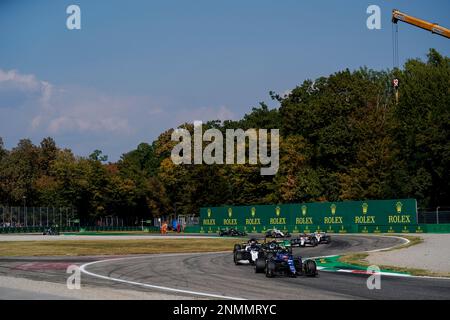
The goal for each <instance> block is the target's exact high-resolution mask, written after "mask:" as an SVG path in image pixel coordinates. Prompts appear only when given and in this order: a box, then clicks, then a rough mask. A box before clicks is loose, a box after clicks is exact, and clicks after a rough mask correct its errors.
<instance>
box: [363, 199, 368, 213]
mask: <svg viewBox="0 0 450 320" xmlns="http://www.w3.org/2000/svg"><path fill="white" fill-rule="evenodd" d="M368 209H369V205H368V204H367V203H365V202H364V203H363V204H362V212H363V214H366V213H367V210H368Z"/></svg>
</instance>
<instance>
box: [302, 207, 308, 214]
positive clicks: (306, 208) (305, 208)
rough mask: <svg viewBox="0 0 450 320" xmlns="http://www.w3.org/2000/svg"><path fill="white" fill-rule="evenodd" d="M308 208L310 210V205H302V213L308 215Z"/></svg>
mask: <svg viewBox="0 0 450 320" xmlns="http://www.w3.org/2000/svg"><path fill="white" fill-rule="evenodd" d="M306 210H308V207H307V206H302V215H304V216H306Z"/></svg>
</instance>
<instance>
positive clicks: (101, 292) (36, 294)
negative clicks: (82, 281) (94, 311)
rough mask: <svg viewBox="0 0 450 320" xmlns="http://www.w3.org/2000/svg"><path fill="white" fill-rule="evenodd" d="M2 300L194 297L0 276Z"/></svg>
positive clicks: (166, 298) (163, 298) (175, 298)
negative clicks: (67, 284)
mask: <svg viewBox="0 0 450 320" xmlns="http://www.w3.org/2000/svg"><path fill="white" fill-rule="evenodd" d="M0 299H6V300H22V299H25V300H33V299H39V300H55V299H56V300H67V299H70V300H72V299H75V300H177V299H183V300H186V299H188V300H191V299H195V300H198V298H195V297H192V296H182V295H171V294H164V293H159V292H142V291H135V290H126V289H120V290H119V289H111V288H102V287H93V286H83V285H82V286H81V288H80V289H78V290H77V289H72V290H70V289H68V288H67V286H66V285H64V284H61V283H54V282H46V281H35V280H30V279H21V278H16V277H4V276H0Z"/></svg>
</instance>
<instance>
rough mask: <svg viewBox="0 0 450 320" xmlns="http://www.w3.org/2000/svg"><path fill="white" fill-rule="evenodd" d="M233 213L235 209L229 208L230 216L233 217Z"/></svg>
mask: <svg viewBox="0 0 450 320" xmlns="http://www.w3.org/2000/svg"><path fill="white" fill-rule="evenodd" d="M232 215H233V209H232V208H228V217H230V218H231V216H232Z"/></svg>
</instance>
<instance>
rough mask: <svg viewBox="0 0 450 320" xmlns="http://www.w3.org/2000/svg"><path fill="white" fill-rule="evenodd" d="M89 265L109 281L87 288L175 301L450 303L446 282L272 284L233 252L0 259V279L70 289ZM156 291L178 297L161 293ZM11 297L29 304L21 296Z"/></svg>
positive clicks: (319, 252)
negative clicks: (70, 275) (374, 286)
mask: <svg viewBox="0 0 450 320" xmlns="http://www.w3.org/2000/svg"><path fill="white" fill-rule="evenodd" d="M400 243H402V240H401V239H398V238H392V237H376V236H351V235H345V236H334V237H333V239H332V242H331V244H328V245H320V246H318V247H315V248H302V249H294V253H295V254H300V255H302V256H303V257H313V256H314V257H317V256H326V255H334V254H343V253H349V252H360V251H367V250H374V249H382V248H388V247H392V246H395V245H398V244H400ZM96 261H101V262H96ZM90 262H94V263H93V264H88V265H86V266H85V270H86V271H87V272H89V273H92V274H96V275H98V276H101V277H107V278H108V279H102V278H98V277H93V276H90V275H87V274H83V275H82V285H83V286H95V287H102V288H105V289H108V288H112V289H119V290H120V289H127V290H136V291H143V292H161V293H165V294H167V293H170V294H173V296H174V298H181V299H182V298H184V297H190V298H192V297H194V298H208V296H207V295H211V296H212V297H209V298H217V297H219V296H226V297H234V298H242V299H250V300H259V299H263V300H267V299H269V300H272V299H273V300H277V299H292V300H296V299H387V300H391V299H414V300H423V299H447V300H448V299H450V280H446V279H429V278H404V277H391V276H381V290H369V289H368V288H367V285H366V282H367V278H368V276H367V275H358V274H347V273H331V272H320V274H319V276H318V277H317V278H307V277H297V278H286V277H276V278H273V279H267V278H266V277H265V275H264V274H255V273H254V269H253V268H252V267H251V266H249V265H241V266H235V265H234V263H233V258H232V253H231V252H230V253H214V254H167V255H165V254H161V255H143V256H134V257H71V258H67V257H40V258H36V257H31V258H25V257H24V258H16V257H14V258H0V275H5V276H9V277H11V276H12V277H21V278H27V279H32V280H40V281H49V282H56V283H65V281H66V279H67V274H66V273H65V270H66V267H67V266H68V265H69V264H77V265H84V264H86V263H90ZM111 278H112V279H119V281H121V282H119V281H114V280H112V279H111ZM130 282H131V283H132V284H131V283H130ZM138 283H139V284H143V285H137V284H138ZM145 285H147V287H146V286H145ZM148 286H153V287H148ZM155 286H156V287H164V288H170V289H175V290H179V291H175V292H174V291H167V290H162V289H161V288H155ZM5 290H6V289H5V288H2V286H1V284H0V298H6V299H8V294H6V292H5ZM186 292H192V293H186ZM195 293H198V294H195ZM201 294H204V295H203V296H202V295H201ZM205 295H206V296H205ZM12 296H13V297H15V296H18V297H21V298H25V299H27V298H29V297H28V295H27V294H26V293H21V292H17V293H15V294H13V295H12ZM9 298H11V292H10V294H9ZM35 298H39V297H36V296H35ZM49 298H52V297H49Z"/></svg>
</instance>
